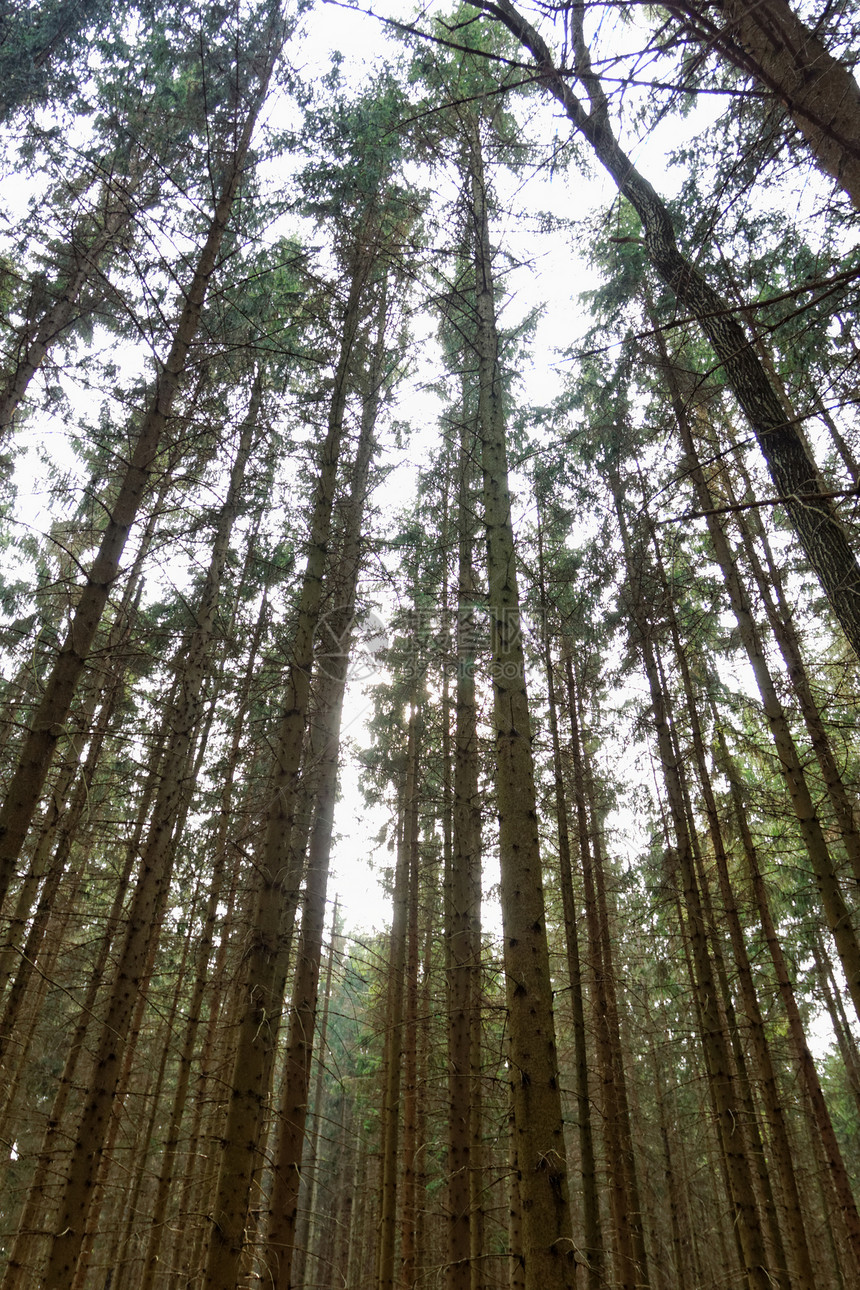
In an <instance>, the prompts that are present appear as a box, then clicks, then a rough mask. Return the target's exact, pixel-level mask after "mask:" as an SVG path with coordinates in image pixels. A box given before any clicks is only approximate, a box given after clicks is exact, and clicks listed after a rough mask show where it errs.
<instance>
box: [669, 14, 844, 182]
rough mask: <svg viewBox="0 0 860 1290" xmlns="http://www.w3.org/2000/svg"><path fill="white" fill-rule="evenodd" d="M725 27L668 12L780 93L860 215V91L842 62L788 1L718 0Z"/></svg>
mask: <svg viewBox="0 0 860 1290" xmlns="http://www.w3.org/2000/svg"><path fill="white" fill-rule="evenodd" d="M717 7H718V9H719V12H720V14H721V15H722V17H723V19H724V24H725V25H724V26H720V24H719V23H718V22H717V21H716V15H715V16H714V18H713V19H712V18H711V16H710V15H709V14H707V13H704V12H703V6H701V5H698V4H695V3H685V2H684V0H679V2H676V3H670V4H668V5H667V8H668V9H670V10H671V11H672V12H675V13H678V14H679V15H680V16H681V20H682V21H685V19H692V21H693V23H694V24H695V29H696V33H697V34H700V35H701V36H702V37H704V38H705V39H707V40H708V41H709V42H713V43H715V44H716V45H717V48H718V49H719V50H720V52H721V53H722V54H723V55H724V56H725V57H727V58H729V59H730V60H731V61H732V62H733V63H735V64H736V65H737V66H738V67H739V68H740V69H741V71H743V72H752V74H753V75H754V76H755V77H757V79H758V80H760V81H761V82H762V84H764V85H765V86H767V88H768V89H770V90H773V92H774V93H775V94H776V95H777V97H778V98H779V99H780V100H781V102H782V103H784V104H785V107H786V109H787V111H788V113H789V115H790V116H791V119H792V120H793V121H794V123H795V125H796V126H797V128H798V129H799V130H800V132H801V134H802V135H803V137H804V138H805V140H806V142H807V143H808V144H809V147H810V149H811V151H812V153H813V155H814V156H815V158H816V160H817V162H818V165H819V167H820V168H821V169H822V170H823V171H824V172H825V174H828V175H832V176H833V178H834V179H835V180H836V182H837V183H838V184H839V185H840V187H842V188H843V189H844V190H845V192H846V193H848V195H849V197H850V198H851V200H852V202H853V203H854V205H855V206H858V207H860V89H858V86H857V82H856V81H855V80H854V77H853V76H852V75H851V73H850V72H849V71H848V69H847V67H845V66H844V64H842V63H841V62H839V60H838V59H836V58H834V57H833V56H832V54H830V53H829V52H828V51H827V49H825V47H824V45H823V44H822V42H821V41H820V40H819V38H818V37H817V36H816V35H815V33H814V32H813V31H810V29H809V28H808V27H806V26H805V25H804V24H803V22H801V20H800V18H798V16H797V14H796V13H795V12H794V11H793V10H792V9H791V7H790V6H789V5H788V4H787V3H786V0H756V3H755V4H749V3H744V0H718V5H717Z"/></svg>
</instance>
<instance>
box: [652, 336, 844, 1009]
mask: <svg viewBox="0 0 860 1290" xmlns="http://www.w3.org/2000/svg"><path fill="white" fill-rule="evenodd" d="M660 343H661V344H662V343H663V342H662V338H661V340H660ZM664 353H665V349H664ZM665 372H666V378H667V382H668V385H669V391H670V395H671V398H672V405H673V410H674V412H675V418H676V421H677V424H678V429H679V433H680V436H681V443H682V446H683V448H684V453H685V466H686V470H687V473H688V476H689V478H690V480H691V482H692V484H693V487H694V488H695V490H696V497H697V500H698V502H699V505H700V507H701V509H702V510H703V511H704V512H705V513H706V516H707V524H708V533H709V535H710V539H711V545H712V547H713V551H714V555H715V557H716V560H717V564H718V565H719V567H720V572H721V573H722V576H723V582H724V584H725V588H726V591H727V593H728V596H729V601H730V603H731V607H732V612H733V614H734V616H735V619H736V621H737V624H738V631H739V634H740V637H741V642H742V644H743V646H744V649H745V651H746V654H747V658H748V659H749V662H750V667H751V668H752V671H753V674H754V676H755V679H756V684H757V686H758V690H759V694H760V695H761V700H762V706H763V708H764V714H765V717H766V719H767V723H768V726H769V728H770V731H771V735H772V737H773V741H774V747H775V748H776V753H777V757H778V762H779V769H780V772H781V774H782V777H783V781H784V783H785V787H786V791H787V793H788V796H789V799H790V801H791V805H792V809H793V810H794V814H795V818H796V820H797V824H798V829H799V832H800V835H801V838H802V839H803V843H804V846H805V848H806V852H807V855H808V856H809V860H810V864H811V866H812V871H813V874H814V876H815V884H816V887H817V888H818V892H819V895H820V897H821V904H822V906H823V909H824V913H825V917H826V918H827V924H828V926H829V928H830V930H831V932H832V933H833V938H834V940H835V942H836V948H837V950H838V951H839V957H840V960H841V962H842V966H843V968H844V970H845V975H846V979H847V981H848V988H849V990H850V992H851V998H852V1000H853V1002H854V1006H855V1008H856V1009H857V1011H858V1015H860V943H858V937H857V933H856V930H855V928H854V925H853V922H852V918H851V912H850V910H849V908H848V905H847V903H846V900H845V897H844V895H843V893H842V889H841V887H840V884H839V880H838V876H837V872H836V868H835V866H834V864H833V858H832V856H831V854H830V849H829V847H828V845H827V840H826V838H825V836H824V831H823V829H822V827H821V822H820V820H819V819H818V815H817V812H816V810H815V806H814V803H813V800H812V795H811V793H810V790H809V785H808V783H807V780H806V775H805V772H804V768H803V764H802V761H801V758H800V755H799V753H798V750H797V746H796V744H795V742H794V737H793V735H792V733H791V727H790V725H789V723H788V719H787V717H786V715H785V712H784V710H783V707H782V704H781V703H780V700H779V696H778V694H777V691H776V687H775V685H774V682H773V678H772V676H771V674H770V669H769V667H768V664H767V659H766V656H765V650H764V643H763V641H762V639H761V633H760V632H759V630H758V627H757V625H756V622H755V619H754V617H753V614H752V610H751V607H750V603H749V598H748V596H747V593H746V590H745V588H744V586H743V583H742V581H741V578H740V574H739V572H738V569H737V564H736V562H735V559H734V556H733V554H732V551H731V548H730V546H729V542H728V539H727V537H726V533H725V529H724V527H723V524H722V522H721V519H720V517H719V516H718V515H715V514H714V502H713V497H712V495H711V491H710V488H709V486H708V482H707V480H706V478H705V475H704V472H703V470H702V466H701V463H700V461H699V458H698V454H697V451H696V444H695V441H694V439H693V434H692V429H691V427H690V423H689V419H688V417H687V413H686V409H685V407H684V403H683V400H682V398H681V395H680V390H679V388H678V385H677V381H676V379H675V376H674V372H673V369H672V365H671V363H669V362H668V359H667V361H666V363H665Z"/></svg>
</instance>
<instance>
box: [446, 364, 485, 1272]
mask: <svg viewBox="0 0 860 1290" xmlns="http://www.w3.org/2000/svg"><path fill="white" fill-rule="evenodd" d="M467 397H468V391H467V389H466V385H465V382H464V385H463V391H462V407H461V420H460V444H459V453H458V464H457V475H458V479H459V488H458V498H457V547H458V554H457V619H456V622H457V641H456V679H455V693H456V725H455V735H454V802H453V855H452V857H451V874H450V883H449V896H448V902H447V904H448V910H447V915H448V916H447V936H446V953H447V958H448V962H447V974H448V1103H449V1108H450V1110H449V1116H448V1218H449V1231H448V1266H447V1277H446V1281H447V1286H448V1290H470V1287H471V1284H472V1275H473V1271H474V1269H473V1268H472V1266H471V1260H472V1243H471V1228H472V1223H473V1220H474V1215H473V1210H472V1199H473V1198H472V1188H471V1182H472V1179H473V1173H472V1163H473V1162H472V1159H471V1150H472V1141H473V1139H472V1123H471V1121H472V1108H473V1083H474V1079H475V1073H474V1053H473V1036H474V1031H475V1026H476V1016H475V1004H476V994H477V991H476V988H475V985H476V976H477V974H478V972H479V960H478V959H476V958H475V949H476V946H475V944H474V936H473V935H472V925H473V921H474V917H475V910H474V901H475V886H476V884H475V875H476V874H478V875H480V870H481V807H480V799H479V796H478V727H477V707H476V699H475V649H474V643H475V638H476V630H477V624H476V621H475V603H474V602H475V574H474V568H473V545H474V542H473V527H474V493H473V486H472V461H473V459H474V422H473V418H470V417H469V416H468V414H467ZM479 884H480V879H479ZM479 884H478V885H479ZM479 889H480V887H479Z"/></svg>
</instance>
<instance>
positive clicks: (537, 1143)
mask: <svg viewBox="0 0 860 1290" xmlns="http://www.w3.org/2000/svg"><path fill="white" fill-rule="evenodd" d="M467 182H468V187H469V201H470V211H471V217H472V220H473V224H474V231H473V237H474V256H475V279H476V288H475V289H476V301H475V304H476V319H477V328H476V336H475V341H474V345H475V351H476V358H477V361H478V373H479V436H480V455H481V469H482V472H483V480H484V487H483V497H484V523H485V526H486V539H487V575H488V576H487V581H488V586H489V596H488V600H489V609H490V641H491V649H492V682H493V711H494V725H495V731H496V749H495V784H496V801H497V806H498V812H499V851H500V865H501V904H502V921H503V927H504V940H505V955H504V962H505V981H506V994H507V1005H508V1029H509V1034H510V1037H511V1091H512V1096H513V1106H514V1135H515V1140H516V1151H517V1169H518V1175H519V1183H520V1193H521V1196H522V1202H523V1214H522V1218H523V1228H522V1232H523V1247H522V1248H523V1259H524V1262H525V1284H526V1290H562V1288H565V1290H567V1288H569V1287H572V1286H573V1285H574V1282H575V1277H576V1263H575V1260H574V1249H575V1247H574V1241H573V1232H572V1227H571V1218H570V1203H569V1199H568V1181H567V1160H566V1155H565V1144H564V1131H563V1127H562V1110H561V1090H560V1088H559V1080H558V1056H557V1051H556V1042H555V1022H554V1018H553V1006H552V1004H553V994H552V981H551V978H550V971H549V953H548V946H547V934H546V912H545V909H544V896H543V875H542V871H541V856H540V845H539V841H538V832H537V801H536V795H535V782H534V761H533V757H532V748H531V729H530V726H531V723H530V717H529V703H528V695H527V693H526V681H525V663H524V658H523V642H522V636H521V632H520V617H519V591H518V587H517V574H516V555H515V551H514V538H513V527H512V523H511V499H510V489H509V485H508V465H507V446H506V427H505V417H504V410H503V406H502V389H501V373H500V370H499V355H498V336H497V332H496V318H495V303H494V298H493V296H494V287H493V268H492V255H491V251H490V238H489V223H488V212H487V199H486V189H485V183H484V175H483V162H482V157H481V150H480V142H479V140H478V137H477V130H476V131H475V132H474V134H473V136H472V138H471V140H470V148H469V156H468V175H467Z"/></svg>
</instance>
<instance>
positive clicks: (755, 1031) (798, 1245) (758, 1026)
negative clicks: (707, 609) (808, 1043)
mask: <svg viewBox="0 0 860 1290" xmlns="http://www.w3.org/2000/svg"><path fill="white" fill-rule="evenodd" d="M651 537H652V541H653V544H654V558H655V563H656V569H657V572H658V574H659V577H660V582H661V587H662V592H663V604H664V606H665V610H664V612H665V613H666V615H667V617H668V619H669V627H670V630H671V634H672V643H673V646H674V650H675V657H676V660H677V663H678V669H679V672H680V676H681V681H682V685H683V690H684V699H685V702H686V708H687V716H688V720H689V722H690V730H691V734H692V740H693V761H694V765H695V768H696V772H697V778H698V782H699V787H700V789H701V793H702V798H703V802H704V807H705V816H706V819H707V824H708V836H709V839H710V843H711V851H712V853H713V858H714V863H715V865H716V870H717V880H718V883H719V888H720V895H721V897H722V913H723V916H724V918H725V921H726V923H727V925H728V931H729V937H730V940H731V946H732V954H733V956H734V961H735V967H736V970H737V974H738V982H739V985H740V993H741V999H742V1001H743V1008H744V1012H745V1013H746V1018H747V1023H748V1025H749V1030H750V1037H751V1040H752V1049H753V1053H754V1056H755V1061H756V1065H757V1067H758V1075H759V1089H760V1093H761V1097H762V1102H763V1105H764V1109H765V1115H766V1117H767V1122H768V1126H769V1128H770V1143H771V1151H772V1154H773V1161H774V1165H775V1167H776V1169H777V1171H778V1174H779V1181H780V1186H781V1191H782V1195H783V1197H784V1199H785V1213H784V1217H783V1227H784V1229H785V1233H786V1237H787V1239H788V1241H789V1242H790V1245H791V1249H792V1255H793V1268H792V1275H791V1284H792V1285H793V1286H794V1287H795V1288H796V1290H814V1287H815V1274H814V1272H813V1267H812V1259H811V1256H810V1252H809V1246H808V1243H807V1238H806V1232H805V1229H804V1223H803V1214H804V1206H803V1203H802V1201H801V1197H800V1192H799V1188H798V1182H797V1177H796V1174H795V1170H794V1160H793V1155H792V1150H791V1143H790V1140H789V1136H788V1128H787V1125H786V1123H785V1117H784V1115H783V1108H782V1099H781V1097H780V1092H779V1087H778V1085H777V1081H776V1072H775V1071H774V1068H773V1062H772V1060H771V1055H770V1045H769V1043H768V1039H767V1034H766V1032H765V1027H764V1018H763V1017H762V1013H761V1008H760V1006H759V1002H758V993H757V991H756V987H755V982H754V979H753V973H752V966H751V964H750V960H749V954H748V953H747V948H746V941H745V939H744V933H743V927H742V925H741V920H740V915H739V912H738V907H737V902H736V900H735V894H734V890H733V888H732V882H731V878H730V876H729V866H728V860H727V857H726V849H725V845H724V842H723V833H722V828H721V825H720V814H719V810H718V807H717V802H716V797H715V795H714V791H713V787H712V784H711V776H710V772H709V769H708V763H707V755H706V752H705V738H704V734H703V731H702V727H701V722H700V720H699V713H698V707H697V704H696V696H695V691H694V686H693V681H692V677H691V675H690V668H689V665H688V661H687V655H686V651H685V649H684V647H683V644H682V642H681V636H680V631H679V628H678V622H677V617H676V614H675V609H674V601H673V598H672V594H671V588H670V586H669V582H668V578H667V575H666V570H665V568H664V567H663V562H662V558H661V555H660V550H659V547H658V546H657V542H656V536H655V534H654V532H653V529H652V532H651ZM691 814H692V813H691ZM714 925H716V924H714ZM727 998H730V996H728V995H727ZM770 1203H771V1204H772V1198H771V1200H770ZM774 1245H775V1253H776V1255H777V1258H778V1259H779V1258H780V1256H781V1255H782V1232H781V1229H780V1228H779V1227H778V1226H777V1227H776V1231H775V1240H774ZM777 1267H778V1269H780V1268H781V1271H779V1275H780V1276H781V1277H782V1279H783V1280H784V1281H785V1282H786V1284H788V1282H787V1269H785V1267H784V1265H781V1264H779V1263H778V1264H777Z"/></svg>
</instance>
